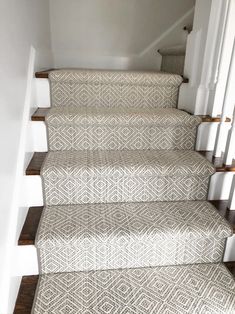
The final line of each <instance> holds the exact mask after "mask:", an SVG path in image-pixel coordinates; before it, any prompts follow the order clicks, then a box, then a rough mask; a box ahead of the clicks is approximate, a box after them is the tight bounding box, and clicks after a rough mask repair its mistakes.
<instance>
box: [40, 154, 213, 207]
mask: <svg viewBox="0 0 235 314" xmlns="http://www.w3.org/2000/svg"><path fill="white" fill-rule="evenodd" d="M214 171H215V170H214V167H213V166H212V164H211V163H210V162H208V161H207V160H206V159H205V158H204V157H202V156H201V155H200V154H199V153H196V152H194V151H167V150H162V151H154V150H136V151H135V150H130V151H128V150H126V151H121V150H119V151H114V150H109V151H62V152H49V153H48V154H47V157H46V160H45V163H44V166H43V169H42V171H41V172H42V177H43V181H44V190H45V198H46V203H47V205H66V204H80V203H107V202H140V201H143V202H147V201H180V200H204V199H206V196H207V189H208V182H209V178H210V176H211V175H212V174H213V173H214Z"/></svg>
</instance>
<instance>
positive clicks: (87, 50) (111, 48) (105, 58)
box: [50, 0, 195, 69]
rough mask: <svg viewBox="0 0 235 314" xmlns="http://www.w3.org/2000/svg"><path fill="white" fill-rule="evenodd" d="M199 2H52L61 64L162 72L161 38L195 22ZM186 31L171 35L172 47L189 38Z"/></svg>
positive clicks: (55, 46) (57, 57) (55, 44)
mask: <svg viewBox="0 0 235 314" xmlns="http://www.w3.org/2000/svg"><path fill="white" fill-rule="evenodd" d="M194 3H195V0H174V1H172V0H144V1H140V0H118V1H117V0H70V1H67V0H50V14H51V15H50V17H51V32H52V48H53V54H54V58H55V65H56V66H57V67H96V68H123V69H127V68H134V69H137V68H159V67H160V61H161V58H160V56H158V54H157V49H158V48H162V47H160V46H158V45H157V43H158V39H161V41H162V40H163V39H164V38H162V35H166V36H169V35H170V34H171V33H172V31H173V30H174V28H175V27H177V26H178V24H177V23H176V22H178V21H179V23H181V24H182V25H180V27H181V28H182V26H183V25H184V23H185V22H188V19H189V16H190V22H192V19H193V15H192V12H191V11H190V10H191V9H192V8H193V6H194ZM186 13H188V15H187V14H186ZM190 14H191V15H190ZM185 15H186V16H185ZM182 17H183V20H182ZM184 19H186V20H184ZM175 23H176V24H175ZM172 25H174V28H173V29H171V27H172ZM181 28H180V32H179V33H176V34H174V35H173V36H171V40H170V43H171V44H172V45H176V44H181V42H182V41H184V40H185V34H183V31H182V29H181ZM169 30H170V31H169ZM168 31H169V32H168ZM163 37H164V36H163ZM179 41H180V42H179ZM168 44H169V43H168ZM149 50H150V51H151V54H149Z"/></svg>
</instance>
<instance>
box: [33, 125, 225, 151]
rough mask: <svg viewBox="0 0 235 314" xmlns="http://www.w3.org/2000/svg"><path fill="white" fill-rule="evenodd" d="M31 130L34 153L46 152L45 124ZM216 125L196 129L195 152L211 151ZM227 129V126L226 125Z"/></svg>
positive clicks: (34, 126)
mask: <svg viewBox="0 0 235 314" xmlns="http://www.w3.org/2000/svg"><path fill="white" fill-rule="evenodd" d="M30 125H31V130H32V136H33V142H34V150H35V151H36V152H46V151H48V138H47V128H46V124H45V122H42V121H31V122H30ZM217 127H218V123H216V122H205V123H202V124H201V125H200V126H199V128H198V134H197V144H196V150H198V151H201V150H206V151H212V150H213V148H214V144H215V137H216V131H217ZM228 128H229V124H228Z"/></svg>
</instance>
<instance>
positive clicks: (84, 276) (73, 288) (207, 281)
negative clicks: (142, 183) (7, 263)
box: [32, 264, 235, 314]
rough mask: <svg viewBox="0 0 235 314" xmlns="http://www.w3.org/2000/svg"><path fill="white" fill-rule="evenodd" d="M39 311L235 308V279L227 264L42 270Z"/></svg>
mask: <svg viewBox="0 0 235 314" xmlns="http://www.w3.org/2000/svg"><path fill="white" fill-rule="evenodd" d="M32 313H34V314H41V313H50V314H58V313H70V314H96V313H97V314H98V313H99V314H100V313H103V314H106V313H112V314H120V313H128V314H136V313H142V314H143V313H144V314H147V313H148V314H156V313H159V314H205V313H211V314H222V313H223V314H234V313H235V282H234V279H233V278H232V275H231V274H230V273H229V271H228V270H227V269H226V268H225V266H224V265H222V264H199V265H185V266H168V267H157V268H141V269H138V268H136V269H122V270H118V269H117V270H106V271H92V272H76V273H75V272H73V273H61V274H48V275H42V276H40V279H39V284H38V290H37V298H36V300H35V304H34V309H33V311H32Z"/></svg>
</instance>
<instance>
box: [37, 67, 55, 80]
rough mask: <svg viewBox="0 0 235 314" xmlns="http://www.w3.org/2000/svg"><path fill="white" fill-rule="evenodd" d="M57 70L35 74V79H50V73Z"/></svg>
mask: <svg viewBox="0 0 235 314" xmlns="http://www.w3.org/2000/svg"><path fill="white" fill-rule="evenodd" d="M54 70H55V69H53V68H52V69H47V70H43V71H38V72H36V73H35V77H36V78H48V76H49V72H51V71H54Z"/></svg>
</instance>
